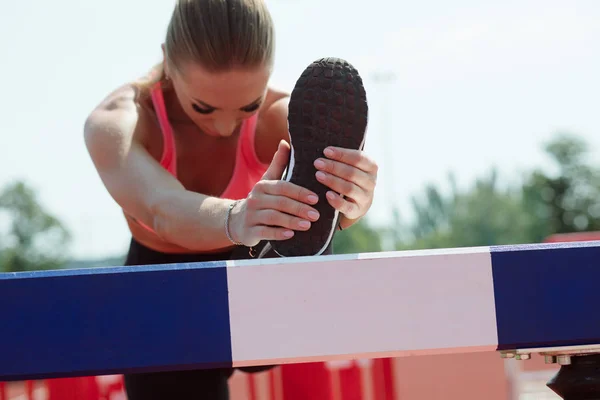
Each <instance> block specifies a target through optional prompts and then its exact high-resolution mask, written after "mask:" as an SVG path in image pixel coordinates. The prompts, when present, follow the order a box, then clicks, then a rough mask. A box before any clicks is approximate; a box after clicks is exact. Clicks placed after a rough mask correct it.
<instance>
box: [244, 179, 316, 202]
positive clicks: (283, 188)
mask: <svg viewBox="0 0 600 400" xmlns="http://www.w3.org/2000/svg"><path fill="white" fill-rule="evenodd" d="M255 187H256V188H257V189H258V190H259V191H261V192H263V193H265V194H269V195H273V196H283V197H288V198H290V199H293V200H297V201H300V202H302V203H306V204H317V202H318V201H319V197H318V196H317V194H316V193H314V192H312V191H310V190H308V189H306V188H303V187H301V186H298V185H295V184H293V183H291V182H286V181H266V180H265V181H261V182H259V183H257V184H256V186H255Z"/></svg>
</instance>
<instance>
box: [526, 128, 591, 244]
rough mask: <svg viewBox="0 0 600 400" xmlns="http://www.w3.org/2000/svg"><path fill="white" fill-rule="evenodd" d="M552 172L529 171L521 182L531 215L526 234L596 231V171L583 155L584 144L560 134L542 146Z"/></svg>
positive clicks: (536, 237) (540, 236)
mask: <svg viewBox="0 0 600 400" xmlns="http://www.w3.org/2000/svg"><path fill="white" fill-rule="evenodd" d="M544 149H545V151H546V153H547V154H548V156H549V157H550V158H551V160H552V161H553V163H554V165H555V167H556V172H555V173H554V174H549V173H546V172H544V171H541V170H539V169H536V170H534V171H532V172H531V173H530V174H528V176H527V177H526V179H525V183H524V185H523V195H524V205H525V209H526V210H527V212H528V213H529V214H531V215H532V216H534V217H535V218H533V219H532V225H531V226H530V232H529V236H530V237H531V238H532V239H533V240H535V241H541V240H543V239H544V238H545V237H547V236H548V235H550V234H553V233H568V232H578V231H596V230H600V170H599V169H598V168H597V167H595V166H593V165H591V164H590V163H589V160H588V158H587V156H588V150H589V148H588V144H587V143H586V142H585V141H584V140H582V139H581V138H578V137H576V136H574V135H570V134H566V133H563V134H560V135H558V136H557V137H556V138H555V139H554V140H552V141H550V142H549V143H547V144H546V145H545V146H544Z"/></svg>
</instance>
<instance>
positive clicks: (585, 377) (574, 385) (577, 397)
mask: <svg viewBox="0 0 600 400" xmlns="http://www.w3.org/2000/svg"><path fill="white" fill-rule="evenodd" d="M532 353H539V354H541V355H543V356H544V358H545V361H546V364H559V365H560V369H559V370H558V372H557V373H556V375H554V376H553V377H552V379H550V380H549V381H548V383H547V386H548V388H550V389H551V390H552V391H553V392H554V393H556V394H557V395H559V396H560V397H561V398H563V399H565V400H600V346H598V345H594V346H571V347H556V348H546V349H521V350H507V351H501V352H500V355H501V356H502V358H515V359H517V360H529V359H530V358H531V354H532Z"/></svg>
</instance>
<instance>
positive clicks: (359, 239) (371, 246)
mask: <svg viewBox="0 0 600 400" xmlns="http://www.w3.org/2000/svg"><path fill="white" fill-rule="evenodd" d="M333 250H334V253H335V254H348V253H368V252H377V251H381V233H380V232H379V231H378V230H377V229H375V228H373V227H371V226H370V225H369V223H368V222H367V220H366V219H364V218H363V219H361V220H360V221H358V222H357V223H356V224H354V225H352V226H351V227H350V228H348V229H345V230H343V231H341V232H337V233H336V234H335V237H334V239H333Z"/></svg>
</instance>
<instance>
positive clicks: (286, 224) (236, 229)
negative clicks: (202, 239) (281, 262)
mask: <svg viewBox="0 0 600 400" xmlns="http://www.w3.org/2000/svg"><path fill="white" fill-rule="evenodd" d="M289 154H290V146H289V144H288V143H286V142H285V141H281V142H280V143H279V147H278V148H277V152H276V153H275V156H274V157H273V161H272V162H271V165H270V166H269V168H268V169H267V171H266V172H265V174H264V175H263V177H262V179H261V180H260V181H259V182H258V183H257V184H256V185H254V188H253V189H252V191H251V192H250V194H249V195H248V197H247V198H246V199H244V200H242V201H240V202H239V203H238V204H237V205H236V206H235V207H234V208H233V210H232V211H231V218H230V222H229V223H230V225H229V229H230V232H231V235H232V236H233V239H234V240H236V241H238V242H241V243H243V244H244V245H245V246H248V247H252V246H255V245H257V244H258V243H259V242H260V241H261V240H287V239H289V238H291V237H293V236H294V231H306V230H308V229H309V228H310V225H311V222H314V221H316V220H317V219H319V213H318V212H317V210H316V209H314V208H313V207H311V205H314V204H316V203H317V202H318V200H319V199H318V197H317V195H316V194H315V193H313V192H312V191H310V190H308V189H305V188H303V187H300V186H298V185H295V184H293V183H290V182H286V181H283V180H281V176H282V175H283V172H284V171H285V168H286V167H287V164H288V160H289Z"/></svg>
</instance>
